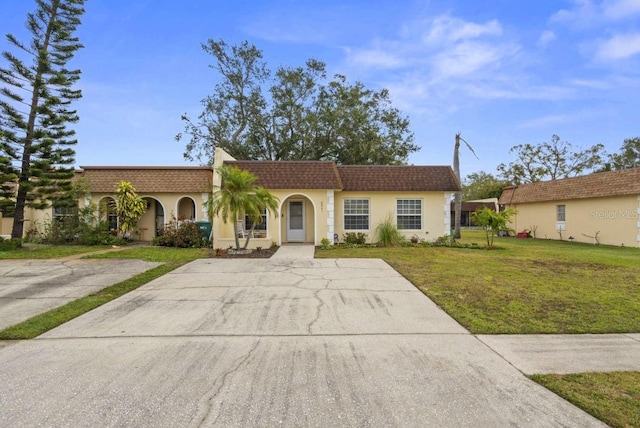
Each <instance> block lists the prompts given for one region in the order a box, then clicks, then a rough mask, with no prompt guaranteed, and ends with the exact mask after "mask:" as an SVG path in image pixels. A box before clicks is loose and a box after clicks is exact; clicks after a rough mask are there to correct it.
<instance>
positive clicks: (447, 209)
mask: <svg viewBox="0 0 640 428" xmlns="http://www.w3.org/2000/svg"><path fill="white" fill-rule="evenodd" d="M452 195H453V193H445V194H444V233H443V235H449V234H450V233H451V197H452ZM435 238H437V237H434V239H435Z"/></svg>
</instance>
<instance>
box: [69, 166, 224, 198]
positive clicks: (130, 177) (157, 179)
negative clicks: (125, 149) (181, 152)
mask: <svg viewBox="0 0 640 428" xmlns="http://www.w3.org/2000/svg"><path fill="white" fill-rule="evenodd" d="M80 168H82V173H81V174H80V175H81V176H82V177H84V179H85V180H86V181H87V183H88V184H89V189H90V190H91V192H95V193H115V189H116V186H117V185H118V183H120V182H121V181H129V182H131V183H132V184H133V186H134V187H135V188H136V192H137V193H203V192H207V191H210V190H211V181H212V178H213V171H212V169H211V167H208V166H202V167H201V166H195V167H193V166H192V167H189V166H182V167H181V166H86V167H84V166H81V167H80Z"/></svg>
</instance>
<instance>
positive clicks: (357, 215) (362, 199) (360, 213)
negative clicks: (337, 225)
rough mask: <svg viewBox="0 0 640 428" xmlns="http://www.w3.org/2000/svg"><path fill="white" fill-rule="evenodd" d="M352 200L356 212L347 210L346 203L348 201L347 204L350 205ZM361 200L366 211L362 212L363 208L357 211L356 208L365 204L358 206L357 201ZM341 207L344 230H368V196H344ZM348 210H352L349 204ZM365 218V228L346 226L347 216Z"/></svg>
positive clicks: (369, 219) (369, 209)
mask: <svg viewBox="0 0 640 428" xmlns="http://www.w3.org/2000/svg"><path fill="white" fill-rule="evenodd" d="M352 202H355V203H356V207H355V208H356V212H347V203H349V205H351V203H352ZM361 202H366V213H365V212H364V209H363V210H362V212H358V208H364V207H365V205H364V204H361V206H360V207H358V203H361ZM342 208H343V212H342V213H343V215H342V217H343V221H344V230H345V231H356V232H362V231H364V230H369V229H370V228H371V200H370V199H369V198H345V199H344V200H343V201H342ZM349 211H352V207H351V206H349ZM365 216H366V218H367V227H366V228H358V229H353V228H348V227H347V217H365Z"/></svg>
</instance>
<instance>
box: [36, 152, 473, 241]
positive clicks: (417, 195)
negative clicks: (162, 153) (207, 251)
mask: <svg viewBox="0 0 640 428" xmlns="http://www.w3.org/2000/svg"><path fill="white" fill-rule="evenodd" d="M223 164H226V165H234V166H236V167H238V168H242V169H245V170H248V171H250V172H251V173H253V174H254V175H256V176H257V177H258V180H257V183H256V184H258V185H261V186H263V187H265V188H266V189H268V190H269V191H270V192H271V193H272V194H273V195H274V196H276V197H277V198H278V199H279V201H280V207H279V210H278V213H273V214H272V213H266V212H265V213H264V216H263V218H264V221H263V222H262V224H259V225H257V226H256V229H255V232H254V236H253V237H252V239H251V241H250V247H251V248H256V247H269V246H270V245H272V243H276V244H278V245H282V244H286V243H309V244H314V245H320V244H321V241H322V239H323V238H327V239H328V240H329V241H330V242H334V238H335V237H336V236H337V237H338V240H340V241H342V240H343V236H344V234H345V233H348V232H357V233H364V234H366V235H367V241H368V242H374V241H375V239H376V237H375V228H376V226H378V225H379V224H380V223H382V222H383V221H384V220H386V219H390V220H391V221H392V222H393V223H394V224H396V225H397V226H398V228H399V229H400V231H401V232H402V233H403V234H404V235H405V236H406V237H407V238H411V237H412V236H417V237H418V238H420V239H426V240H429V241H434V240H435V239H437V238H438V237H439V236H442V235H446V234H448V233H449V232H450V229H451V223H450V201H451V196H452V194H453V192H456V191H459V190H460V185H459V183H458V181H457V179H456V178H455V175H454V173H453V171H452V169H451V167H449V166H342V165H336V164H335V163H334V162H330V161H299V162H297V161H292V162H284V161H241V160H235V159H234V158H232V157H231V156H229V155H228V154H227V153H226V152H224V151H223V150H221V149H217V150H216V153H215V163H214V165H213V168H212V167H209V166H206V167H141V166H126V167H124V166H122V167H118V166H86V167H81V169H80V170H79V171H77V172H76V178H77V179H83V180H84V181H85V182H86V184H87V187H88V189H89V194H88V195H87V196H86V197H85V198H83V200H81V201H79V205H80V207H83V206H86V205H87V204H89V203H94V204H96V206H98V207H100V209H101V210H100V212H102V213H103V215H104V217H103V220H107V221H108V222H109V223H110V227H111V228H112V229H115V228H116V227H117V218H116V215H115V209H114V207H115V189H116V186H117V185H118V183H119V182H120V181H128V182H131V183H132V184H133V186H134V187H135V189H136V192H137V193H138V195H140V196H141V197H142V198H143V199H144V200H145V201H146V202H147V212H146V213H145V214H144V216H143V217H142V218H141V219H140V222H139V223H138V227H137V228H136V231H135V234H134V235H133V236H132V238H133V239H136V240H142V241H150V240H152V239H153V238H154V237H155V236H156V235H157V234H158V233H159V232H160V231H161V229H162V228H163V226H164V225H165V224H166V223H168V222H169V221H172V220H174V219H175V220H185V221H190V220H192V221H202V220H204V221H206V220H208V219H207V218H206V209H205V202H206V201H207V199H208V197H209V195H210V192H211V190H212V189H214V190H215V188H216V187H219V186H221V185H224V183H221V182H220V176H219V174H218V173H217V172H216V168H218V167H219V166H221V165H223ZM274 214H275V215H277V217H275V216H274ZM64 215H67V212H66V211H65V210H64V209H58V208H51V209H49V210H41V211H37V212H36V211H33V210H31V211H28V212H27V215H26V217H27V219H28V221H29V223H27V225H26V227H25V232H26V231H27V230H29V228H30V227H34V226H39V227H42V225H43V224H44V223H45V222H46V221H47V219H49V221H51V220H52V219H55V218H57V217H61V216H64ZM237 220H238V221H239V223H240V229H242V230H244V231H249V230H250V228H251V222H250V220H249V219H248V218H240V219H237ZM212 232H213V238H214V242H213V246H214V248H228V247H229V246H233V245H235V239H234V232H233V223H231V222H229V223H226V224H225V223H224V222H223V221H222V220H221V219H219V218H215V219H213V220H212Z"/></svg>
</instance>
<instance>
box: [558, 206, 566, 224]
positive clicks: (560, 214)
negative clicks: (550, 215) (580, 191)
mask: <svg viewBox="0 0 640 428" xmlns="http://www.w3.org/2000/svg"><path fill="white" fill-rule="evenodd" d="M556 221H565V206H564V205H556Z"/></svg>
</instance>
